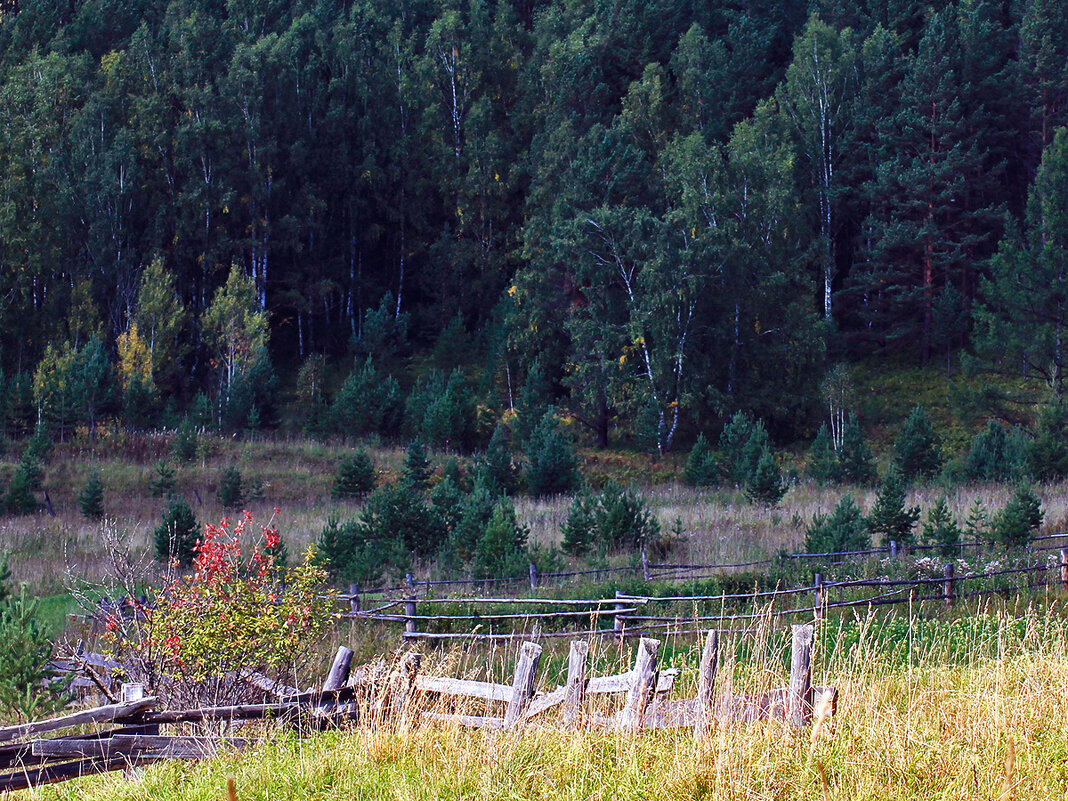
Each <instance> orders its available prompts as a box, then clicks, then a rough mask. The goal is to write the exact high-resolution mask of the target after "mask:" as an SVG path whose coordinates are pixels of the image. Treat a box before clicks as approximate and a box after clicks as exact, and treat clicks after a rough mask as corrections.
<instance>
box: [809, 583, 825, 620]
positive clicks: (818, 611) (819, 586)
mask: <svg viewBox="0 0 1068 801" xmlns="http://www.w3.org/2000/svg"><path fill="white" fill-rule="evenodd" d="M812 583H813V584H814V585H815V586H816V606H815V608H814V610H813V611H814V612H815V615H816V620H823V605H824V603H826V599H825V598H824V597H823V574H822V573H817V574H816V578H815V581H813V582H812Z"/></svg>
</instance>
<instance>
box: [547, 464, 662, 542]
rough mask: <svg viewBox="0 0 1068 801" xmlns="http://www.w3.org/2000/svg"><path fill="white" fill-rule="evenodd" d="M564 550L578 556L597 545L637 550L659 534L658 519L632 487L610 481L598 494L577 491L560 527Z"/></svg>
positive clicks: (652, 540)
mask: <svg viewBox="0 0 1068 801" xmlns="http://www.w3.org/2000/svg"><path fill="white" fill-rule="evenodd" d="M563 534H564V542H563V549H564V551H565V552H567V553H570V554H573V555H576V556H581V555H585V554H587V553H589V552H590V550H591V549H592V548H594V547H596V548H597V549H598V550H599V551H600V552H601V553H605V552H607V551H613V550H619V549H623V548H626V549H632V550H637V549H640V548H643V547H645V546H646V545H648V544H651V543H653V542H654V541H656V539H657V538H658V537H659V536H660V523H659V521H657V519H656V518H655V517H654V516H653V514H652V512H650V511H649V509H648V508H647V507H646V506H645V501H644V500H642V498H641V496H640V495H638V494H637V493H636V492H634V491H633V490H628V489H624V488H623V487H621V486H619V485H618V484H615V483H612V482H610V483H609V484H608V485H607V486H605V488H604V491H603V492H601V494H600V495H598V496H596V497H594V496H591V495H589V494H585V493H584V494H582V495H577V496H576V497H575V498H574V499H573V500H572V501H571V507H570V509H569V510H568V515H567V520H566V521H565V523H564V527H563Z"/></svg>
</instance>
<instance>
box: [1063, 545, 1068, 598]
mask: <svg viewBox="0 0 1068 801" xmlns="http://www.w3.org/2000/svg"><path fill="white" fill-rule="evenodd" d="M1061 586H1062V587H1063V588H1064V589H1066V590H1068V548H1061Z"/></svg>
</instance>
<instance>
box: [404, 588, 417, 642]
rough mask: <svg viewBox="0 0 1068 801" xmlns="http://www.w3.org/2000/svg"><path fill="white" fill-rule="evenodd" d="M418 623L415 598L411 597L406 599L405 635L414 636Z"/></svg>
mask: <svg viewBox="0 0 1068 801" xmlns="http://www.w3.org/2000/svg"><path fill="white" fill-rule="evenodd" d="M417 623H418V621H417V620H416V619H415V596H414V595H409V596H408V597H407V598H405V599H404V633H405V634H414V633H415V632H417V631H418V630H419V629H418V626H417V625H416V624H417Z"/></svg>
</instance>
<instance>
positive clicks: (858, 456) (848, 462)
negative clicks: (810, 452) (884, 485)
mask: <svg viewBox="0 0 1068 801" xmlns="http://www.w3.org/2000/svg"><path fill="white" fill-rule="evenodd" d="M838 464H839V467H840V470H841V474H842V480H843V481H850V482H853V483H854V484H867V483H869V482H871V481H872V480H873V479H874V478H875V465H874V463H873V457H872V453H871V448H870V447H869V446H868V443H867V441H866V440H865V439H864V432H863V431H861V429H860V423H858V422H857V419H856V418H855V417H850V418H849V422H848V423H846V427H845V431H843V432H842V448H841V450H839V451H838Z"/></svg>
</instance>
